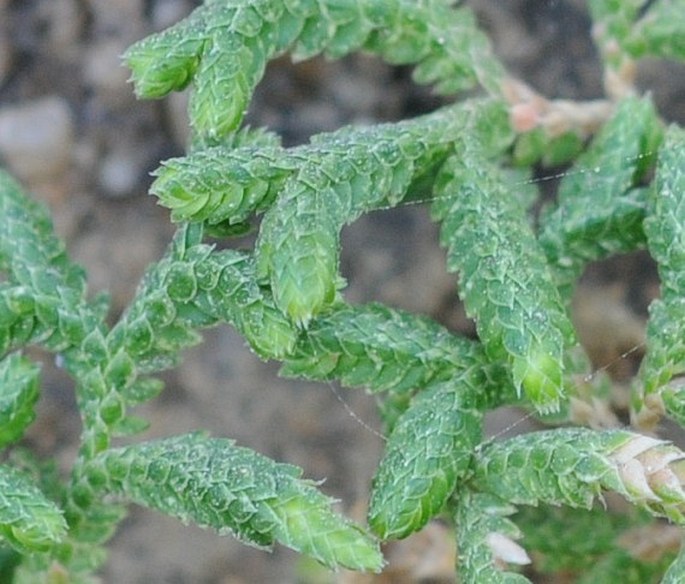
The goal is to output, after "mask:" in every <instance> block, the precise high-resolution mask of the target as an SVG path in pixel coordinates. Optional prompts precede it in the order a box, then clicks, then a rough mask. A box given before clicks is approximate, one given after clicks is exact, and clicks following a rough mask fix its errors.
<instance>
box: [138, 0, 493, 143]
mask: <svg viewBox="0 0 685 584" xmlns="http://www.w3.org/2000/svg"><path fill="white" fill-rule="evenodd" d="M358 49H362V50H367V51H371V52H373V53H376V54H379V55H380V56H381V57H383V58H385V59H387V60H388V61H389V62H391V63H395V64H408V63H415V64H418V67H417V69H416V72H415V79H416V80H417V81H418V82H421V83H437V88H438V90H440V91H442V92H455V91H458V90H461V89H465V88H467V87H471V86H473V85H474V84H475V83H476V82H477V81H478V80H480V81H481V82H482V83H484V84H485V85H487V86H488V87H489V88H491V89H492V90H495V89H496V87H497V80H498V78H499V76H500V66H499V64H498V62H497V61H496V60H495V59H494V58H493V57H492V56H491V54H490V51H489V47H488V43H487V40H486V37H485V36H484V35H483V34H482V33H481V32H480V31H479V30H478V28H477V27H476V23H475V19H474V18H473V16H472V14H471V13H470V12H469V11H468V9H465V8H454V7H452V6H450V5H449V3H447V2H444V1H443V0H421V1H418V2H417V1H415V0H391V1H388V2H376V1H375V0H359V1H356V2H342V3H341V2H338V1H336V0H321V1H318V2H311V1H309V0H289V1H288V2H282V1H281V0H243V1H236V0H232V1H226V0H207V1H205V3H204V5H203V6H201V7H200V8H197V9H196V10H195V11H194V12H193V13H192V14H191V15H190V16H189V17H188V18H186V19H185V20H183V21H182V22H180V23H178V24H177V25H175V26H174V27H172V28H170V29H168V30H166V31H163V32H161V33H158V34H155V35H153V36H151V37H148V38H146V39H143V40H142V41H139V42H138V43H136V44H135V45H133V46H132V47H131V48H130V49H129V50H128V51H127V53H126V55H125V59H126V63H127V64H128V66H129V67H130V68H131V70H132V71H133V81H134V83H135V87H136V92H137V94H138V95H139V96H141V97H147V98H155V97H161V96H163V95H166V94H167V93H169V92H170V91H173V90H179V89H183V88H184V87H186V86H187V85H188V84H189V83H190V82H191V81H194V91H193V94H192V98H191V102H190V117H191V124H192V125H193V127H194V128H195V130H196V131H197V132H198V134H200V135H206V136H208V137H209V138H210V139H217V138H220V137H221V136H223V135H225V134H226V133H228V132H230V131H232V130H235V129H236V128H237V126H238V125H239V123H240V121H241V120H242V117H243V115H244V113H245V110H246V108H247V104H248V102H249V100H250V97H251V95H252V91H253V90H254V87H255V85H256V84H257V83H258V82H259V80H260V79H261V78H262V76H263V74H264V69H265V67H266V64H267V62H268V61H269V60H270V59H273V58H274V57H276V56H278V55H280V54H282V53H284V52H286V51H288V50H291V51H292V52H293V57H294V58H295V59H305V58H309V57H313V56H314V55H317V54H319V53H325V54H326V55H327V56H329V57H333V58H339V57H342V56H344V55H346V54H348V53H350V52H352V51H354V50H358Z"/></svg>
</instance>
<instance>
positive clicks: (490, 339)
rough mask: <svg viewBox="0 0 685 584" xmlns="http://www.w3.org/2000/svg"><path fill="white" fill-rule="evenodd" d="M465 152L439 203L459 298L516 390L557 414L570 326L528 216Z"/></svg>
mask: <svg viewBox="0 0 685 584" xmlns="http://www.w3.org/2000/svg"><path fill="white" fill-rule="evenodd" d="M460 145H461V148H460V153H459V155H458V156H456V155H455V156H453V157H451V158H450V159H449V160H448V161H447V162H446V163H445V165H444V166H443V169H442V170H441V175H440V176H439V177H438V180H437V183H436V190H435V193H436V196H437V199H436V200H435V201H434V203H433V215H434V217H435V218H436V219H439V220H441V221H442V226H441V230H440V240H441V243H442V244H443V245H444V246H446V247H447V265H448V268H449V269H450V270H451V271H458V272H459V279H460V286H459V294H460V296H461V297H462V299H463V301H464V304H465V306H466V311H467V314H468V315H469V316H471V317H473V318H475V320H476V327H477V330H478V335H479V337H480V338H481V340H482V341H483V343H484V345H485V349H486V351H487V352H488V355H489V356H490V357H491V358H492V359H493V360H500V359H504V360H506V361H507V362H508V363H509V365H510V366H511V371H512V376H513V380H514V386H515V387H516V389H517V391H520V390H521V388H522V389H523V391H524V392H525V394H526V396H527V397H528V399H530V401H531V402H532V403H533V405H534V406H535V407H536V408H537V409H538V410H539V411H540V412H553V411H556V410H558V408H559V406H560V402H561V400H562V399H563V398H564V396H565V391H564V388H563V378H562V374H563V353H564V348H565V347H566V346H568V345H570V344H571V342H572V337H573V333H572V330H573V329H572V326H571V323H570V321H569V319H568V317H567V316H566V314H565V311H564V308H563V306H562V304H561V300H560V297H559V294H558V292H557V289H556V287H555V286H554V284H553V283H552V278H551V275H550V273H549V269H548V265H547V263H546V261H545V258H544V255H543V252H542V249H541V248H540V246H539V245H538V243H537V241H536V240H535V236H534V235H533V233H532V231H531V228H530V226H529V223H528V219H527V217H526V212H525V209H523V207H522V206H521V205H520V202H519V200H518V198H517V197H516V196H514V195H512V194H510V193H509V192H508V185H507V184H506V182H505V181H504V180H503V178H502V176H501V175H500V174H499V172H498V171H497V169H496V168H495V167H494V165H493V164H492V162H490V161H489V160H488V159H487V158H486V156H485V155H484V153H483V152H482V151H481V150H479V149H478V148H476V147H474V146H473V145H470V144H466V143H464V142H460Z"/></svg>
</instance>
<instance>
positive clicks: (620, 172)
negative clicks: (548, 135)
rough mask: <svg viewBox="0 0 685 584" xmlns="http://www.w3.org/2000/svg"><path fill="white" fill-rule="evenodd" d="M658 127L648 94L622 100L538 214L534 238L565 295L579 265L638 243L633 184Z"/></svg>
mask: <svg viewBox="0 0 685 584" xmlns="http://www.w3.org/2000/svg"><path fill="white" fill-rule="evenodd" d="M660 140H661V127H660V122H659V119H658V116H657V113H656V112H655V110H654V107H653V105H652V103H651V102H650V100H649V99H641V100H638V99H625V100H623V101H621V102H620V104H619V105H618V109H617V111H616V113H615V114H614V116H613V117H612V118H611V119H610V120H609V121H608V122H607V124H606V125H605V126H603V128H602V130H601V132H600V133H599V134H598V135H597V136H596V138H595V139H594V141H593V143H592V145H591V146H590V147H589V148H588V149H587V150H586V151H585V152H583V154H582V155H581V156H579V157H578V159H577V161H576V168H578V169H579V170H576V171H572V172H570V173H569V174H567V175H566V176H565V177H564V179H563V180H562V181H561V184H560V186H559V192H558V200H559V204H558V206H557V207H556V208H555V209H554V211H553V212H551V213H548V214H547V215H546V216H543V218H542V219H541V233H540V243H541V245H542V247H543V248H544V250H545V254H546V255H547V258H548V260H549V261H550V263H551V264H552V265H553V267H554V275H555V279H556V282H557V285H558V286H560V288H561V289H562V290H563V294H564V296H565V297H566V298H567V299H568V300H570V296H571V293H572V289H573V285H574V284H575V282H576V280H577V279H578V277H580V275H581V273H582V271H583V269H584V268H585V266H586V265H587V264H588V263H589V262H591V261H595V260H599V259H603V258H605V257H607V256H608V255H611V254H614V253H625V252H628V251H633V250H635V249H637V248H638V247H640V246H642V245H644V242H645V238H644V233H643V231H642V221H643V219H644V217H645V208H646V204H647V201H646V199H647V192H646V190H645V189H641V188H637V187H638V185H639V184H640V181H641V180H642V178H643V176H644V174H645V172H647V170H648V169H649V168H650V167H651V165H652V162H653V161H654V159H655V157H656V152H657V150H658V146H659V142H660Z"/></svg>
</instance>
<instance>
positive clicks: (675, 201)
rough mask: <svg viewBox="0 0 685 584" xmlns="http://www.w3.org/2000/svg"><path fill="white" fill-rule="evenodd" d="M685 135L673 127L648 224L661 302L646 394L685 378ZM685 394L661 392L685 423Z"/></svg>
mask: <svg viewBox="0 0 685 584" xmlns="http://www.w3.org/2000/svg"><path fill="white" fill-rule="evenodd" d="M684 169H685V132H684V131H683V130H682V129H680V128H678V127H677V126H671V127H670V128H669V129H668V131H667V132H666V140H665V142H664V145H663V148H662V149H661V151H660V152H659V163H658V166H657V172H656V179H655V183H656V186H655V189H654V192H653V196H652V198H651V200H650V209H649V216H648V218H647V219H646V220H645V231H646V233H647V243H648V247H649V251H650V253H651V254H652V257H654V259H656V261H657V263H658V268H659V277H660V279H661V299H659V300H655V301H654V302H652V304H651V306H650V307H649V324H648V326H647V354H646V356H645V360H644V362H643V363H642V367H641V371H640V375H641V378H642V381H643V383H644V393H645V394H646V395H649V394H650V393H654V392H656V391H659V390H661V388H663V387H664V386H665V385H667V384H668V383H669V382H670V381H671V379H672V378H673V377H675V376H679V375H682V374H684V373H685V328H684V325H683V322H685V302H684V298H683V294H684V293H685V280H684V279H683V274H684V273H685V229H684V226H685V170H684ZM684 396H685V393H683V389H682V387H680V384H678V383H673V384H672V386H671V387H670V388H667V389H665V390H664V391H663V392H662V397H663V399H664V401H665V403H666V407H667V409H668V410H669V412H670V413H671V415H673V416H675V417H676V418H677V419H678V420H679V421H680V422H681V423H682V422H683V421H685V397H684Z"/></svg>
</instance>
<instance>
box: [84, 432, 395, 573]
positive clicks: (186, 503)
mask: <svg viewBox="0 0 685 584" xmlns="http://www.w3.org/2000/svg"><path fill="white" fill-rule="evenodd" d="M300 472H301V471H300V470H299V469H298V468H297V467H294V466H290V465H286V464H277V463H275V462H273V461H271V460H269V459H267V458H265V457H263V456H260V455H259V454H257V453H255V452H253V451H251V450H248V449H246V448H240V447H237V446H235V444H234V443H233V442H232V441H230V440H225V439H209V438H206V437H203V436H201V435H199V434H193V435H186V436H179V437H176V438H170V439H166V440H160V441H157V442H149V443H145V444H139V445H136V446H130V447H127V448H119V449H112V450H109V451H107V452H106V453H104V454H102V455H101V456H100V457H99V458H98V459H97V460H96V461H95V463H94V466H93V467H92V469H91V480H92V481H93V482H95V483H100V485H101V486H106V488H107V489H108V490H112V491H114V492H116V493H120V494H121V495H123V496H125V497H126V498H129V499H130V500H132V501H135V502H138V503H140V504H142V505H145V506H147V507H151V508H153V509H157V510H159V511H163V512H164V513H166V514H168V515H172V516H175V517H178V518H179V519H182V520H193V521H194V522H195V523H197V524H198V525H201V526H204V527H211V528H214V529H216V530H218V531H219V532H222V533H226V532H230V533H232V534H234V535H235V536H237V537H239V538H240V539H242V540H244V541H246V542H248V543H252V544H253V545H258V546H270V545H272V544H273V543H274V542H275V541H279V542H281V543H283V544H284V545H287V546H289V547H291V548H293V549H295V550H297V551H300V552H302V553H305V554H307V555H309V556H311V557H313V558H315V559H316V560H318V561H320V562H322V563H323V564H325V565H327V566H329V567H331V568H337V567H346V568H351V569H356V570H370V571H378V570H380V568H381V566H382V565H383V559H382V556H381V554H380V551H379V549H378V544H377V543H376V542H375V540H374V539H373V538H372V537H371V536H369V535H368V534H367V533H365V532H364V530H363V529H362V528H360V527H358V526H357V525H355V524H353V523H352V522H350V521H348V520H346V519H344V518H343V517H341V516H339V515H337V514H335V513H333V511H332V510H331V509H330V506H331V503H332V501H331V500H330V499H329V498H327V497H325V496H324V495H323V494H321V493H320V492H319V491H318V490H317V489H316V488H315V484H314V483H312V482H311V481H306V480H303V479H301V478H300Z"/></svg>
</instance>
